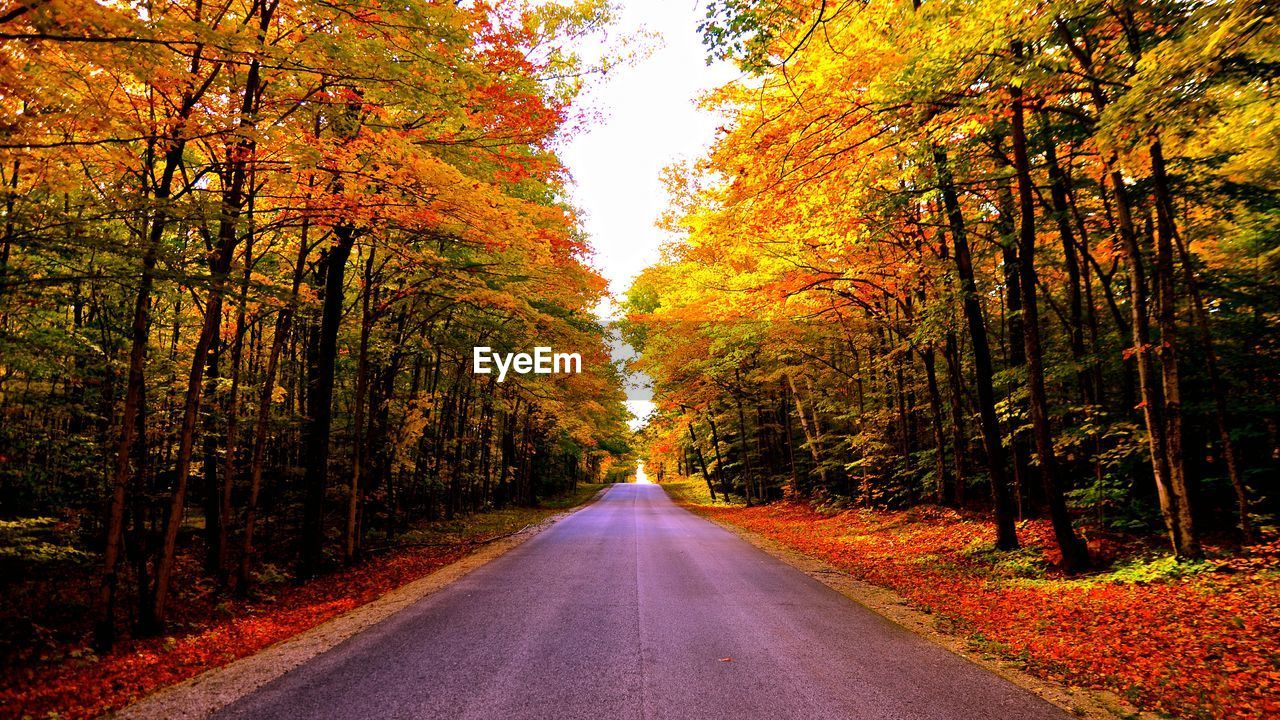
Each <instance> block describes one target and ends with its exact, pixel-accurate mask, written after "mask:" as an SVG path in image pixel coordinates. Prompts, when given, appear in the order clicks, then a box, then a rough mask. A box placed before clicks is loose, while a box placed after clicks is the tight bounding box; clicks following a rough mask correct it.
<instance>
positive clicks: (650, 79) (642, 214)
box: [560, 0, 736, 425]
mask: <svg viewBox="0 0 1280 720" xmlns="http://www.w3.org/2000/svg"><path fill="white" fill-rule="evenodd" d="M615 5H616V7H617V8H618V13H617V16H618V18H617V19H618V22H617V24H616V25H615V28H614V29H613V30H612V31H611V38H609V39H607V40H604V41H602V42H603V43H616V42H617V39H618V38H619V37H624V36H635V35H638V34H641V33H643V34H644V35H645V37H644V39H642V40H640V41H639V42H640V44H641V46H642V47H643V48H644V49H645V50H646V52H641V53H639V57H638V59H637V60H635V61H634V62H632V63H631V64H628V65H625V66H621V67H617V68H615V69H614V70H613V71H612V72H610V74H609V75H607V76H606V77H604V78H602V79H597V80H595V81H594V82H593V84H592V85H591V86H590V87H589V88H588V89H587V91H586V92H585V93H584V95H583V96H582V98H581V99H580V102H581V103H582V105H583V107H584V109H585V110H587V111H588V112H591V113H593V114H594V115H595V116H596V119H595V121H593V122H591V123H588V124H587V125H586V127H585V128H584V129H583V130H580V131H579V132H578V133H576V134H575V135H573V136H571V137H570V138H568V139H567V140H566V141H565V142H564V143H563V144H562V146H561V147H560V157H561V159H562V160H563V161H564V163H565V165H566V166H567V167H568V168H569V171H570V173H571V175H572V177H573V185H572V187H571V188H570V197H571V199H572V201H573V203H574V205H575V206H576V207H577V208H578V209H579V210H580V211H581V212H582V215H583V225H584V227H585V229H586V231H587V233H588V234H589V236H590V239H591V245H592V247H593V249H594V259H593V262H594V264H595V266H596V267H597V268H598V269H599V270H600V271H601V272H602V273H603V274H604V276H605V278H606V279H607V280H608V281H609V287H610V290H611V291H612V293H613V294H614V295H615V296H617V297H619V298H621V297H622V296H623V295H624V294H625V293H626V290H627V288H628V287H629V286H630V284H631V281H632V280H633V279H634V278H635V277H636V275H638V274H639V273H640V271H641V270H643V269H644V268H645V267H647V266H648V265H650V264H652V263H654V262H655V261H656V260H657V259H658V248H659V246H660V245H661V243H662V241H663V239H664V235H663V232H662V231H661V230H659V229H658V228H656V227H655V223H656V222H657V221H658V218H659V217H660V215H661V214H662V211H663V210H664V209H665V208H666V205H667V197H666V192H665V189H664V187H663V184H662V170H663V169H664V168H665V167H667V166H669V165H671V164H673V163H676V162H678V161H680V160H692V159H695V158H697V157H699V156H700V155H702V153H703V151H704V150H706V149H707V147H708V146H709V145H710V144H711V142H712V140H713V139H714V138H715V132H716V127H717V126H718V125H719V124H720V120H719V119H718V118H717V117H716V116H715V115H714V114H713V113H708V112H705V111H702V110H700V109H699V108H698V99H699V98H700V97H701V96H702V95H703V94H704V93H706V92H707V91H709V90H712V89H714V88H716V87H719V86H720V85H723V84H724V83H726V82H728V81H729V80H732V79H733V78H734V77H735V76H736V75H735V71H734V69H733V68H732V67H731V66H730V65H729V64H727V63H716V64H714V65H711V66H708V65H707V63H706V54H705V52H704V49H703V47H702V44H701V38H700V36H699V34H698V23H699V21H701V20H702V18H703V15H704V12H705V11H704V9H703V8H702V6H701V2H698V1H697V0H615ZM596 52H599V48H598V47H594V48H583V54H584V55H586V56H591V55H593V54H594V53H596ZM610 312H611V310H610V308H604V309H602V313H603V314H605V315H608V314H609V313H610ZM642 395H643V393H637V392H633V393H630V396H631V397H632V398H633V399H630V400H629V401H628V407H629V408H630V409H631V412H632V413H633V414H634V415H636V416H637V417H639V418H642V417H644V416H645V415H647V414H648V412H649V411H650V410H651V409H652V403H650V402H648V401H647V400H644V399H638V398H637V396H642ZM635 424H638V423H635ZM633 425H634V424H633Z"/></svg>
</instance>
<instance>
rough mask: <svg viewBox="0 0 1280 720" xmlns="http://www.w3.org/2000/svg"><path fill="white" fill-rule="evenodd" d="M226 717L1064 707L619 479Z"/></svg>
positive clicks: (381, 719) (1047, 710) (826, 713)
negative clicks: (596, 496) (585, 502)
mask: <svg viewBox="0 0 1280 720" xmlns="http://www.w3.org/2000/svg"><path fill="white" fill-rule="evenodd" d="M730 659H731V660H730ZM215 717H218V718H224V719H226V718H252V719H254V720H277V719H278V720H286V719H288V720H299V719H311V718H332V719H333V720H357V719H360V718H370V719H376V720H392V719H395V718H406V719H407V718H414V719H427V718H448V719H450V720H452V719H454V718H458V719H465V720H506V719H512V720H523V719H532V718H548V719H555V720H569V719H572V718H583V719H588V718H589V719H590V720H615V719H621V720H629V719H632V718H634V719H637V720H638V719H640V718H644V719H646V720H654V719H658V718H672V719H676V718H680V719H684V718H691V719H699V720H700V719H703V718H706V719H708V720H711V719H716V718H740V719H752V718H763V719H765V720H783V719H786V718H804V719H806V720H808V719H811V718H849V719H857V720H861V719H863V718H865V719H867V720H871V719H875V720H895V719H898V718H902V719H906V718H922V719H923V718H930V719H934V718H937V719H941V718H949V719H954V720H979V719H981V718H999V719H1001V720H1005V719H1008V720H1041V719H1044V720H1048V719H1049V718H1052V719H1053V720H1065V718H1067V717H1068V716H1067V715H1066V714H1065V713H1064V712H1062V711H1061V710H1058V709H1057V708H1055V707H1054V706H1052V705H1050V704H1048V703H1046V702H1044V701H1043V700H1040V699H1038V698H1036V697H1034V696H1033V695H1031V694H1030V693H1028V692H1026V691H1025V690H1022V689H1020V688H1018V687H1016V686H1014V685H1012V684H1010V683H1008V682H1006V681H1004V680H1002V679H1000V678H999V677H997V676H995V675H993V674H991V673H989V672H987V671H985V670H983V669H981V668H980V667H978V666H977V665H974V664H972V663H970V662H968V661H966V660H964V659H962V658H960V657H957V656H955V655H953V654H951V653H949V652H947V651H945V650H943V649H941V648H939V647H937V646H935V645H932V644H930V643H929V642H927V641H926V640H924V639H922V638H920V637H918V636H916V635H913V634H911V633H910V632H908V631H906V630H904V629H902V628H900V627H898V626H897V625H894V624H892V623H890V622H889V621H887V620H885V619H883V618H881V617H880V616H879V615H876V614H875V613H873V612H871V611H870V610H867V609H866V608H864V607H862V606H860V605H858V604H856V603H854V602H852V601H850V600H848V599H847V598H845V597H844V596H842V595H840V594H839V593H837V592H835V591H834V590H831V589H830V588H828V587H826V586H825V585H823V584H821V583H819V582H817V581H816V580H814V579H812V578H810V577H808V576H807V575H805V574H803V573H801V572H799V571H797V570H795V569H793V568H791V567H790V566H788V565H785V564H784V563H782V562H780V561H778V560H776V559H774V558H772V557H770V556H769V555H767V554H765V553H763V552H761V551H760V550H758V549H756V548H755V547H753V546H752V545H750V544H749V543H747V542H745V541H743V540H742V539H740V538H739V537H737V536H736V535H734V534H733V533H730V532H728V531H727V530H724V529H723V528H720V527H718V526H716V525H714V524H712V523H710V522H707V521H706V520H703V519H701V518H698V517H696V516H694V515H692V514H690V513H689V512H687V511H685V510H682V509H680V508H678V507H677V506H676V505H674V504H673V503H672V502H671V501H670V500H669V499H668V498H667V496H666V493H665V492H663V490H662V489H661V488H660V487H658V486H656V485H618V486H614V487H613V488H611V489H610V490H609V491H608V492H607V493H606V494H605V496H604V497H603V498H602V499H600V500H599V501H597V502H596V503H595V504H593V505H591V506H589V507H587V508H585V509H583V510H582V511H580V512H578V513H575V514H573V515H571V516H570V517H568V518H566V519H565V520H563V521H561V522H559V523H557V524H556V525H554V526H552V527H551V528H549V529H548V530H546V531H545V532H543V533H541V534H539V535H537V536H535V537H534V538H532V539H531V540H529V541H528V542H526V543H524V544H523V545H520V546H519V547H517V548H515V549H514V550H512V551H511V552H509V553H507V554H505V555H503V556H501V557H499V558H498V559H497V560H495V561H493V562H491V563H489V564H488V565H485V566H483V567H481V568H479V569H478V570H476V571H475V572H473V573H471V574H469V575H467V576H465V577H464V578H462V579H461V580H459V581H458V582H456V583H454V584H452V585H450V586H448V587H447V588H445V589H443V590H441V591H440V592H438V593H435V594H433V595H430V596H428V597H426V598H425V599H423V600H422V601H420V602H419V603H417V604H416V605H413V606H411V607H410V608H408V609H406V610H404V611H402V612H400V613H399V614H397V615H394V616H392V617H391V618H389V619H388V620H386V621H384V622H383V623H381V624H379V625H376V626H374V627H373V628H371V629H369V630H367V631H365V632H363V633H361V634H359V635H356V636H355V637H353V638H351V639H349V640H347V641H346V642H344V643H342V644H340V645H338V646H336V647H334V648H333V649H331V650H330V651H328V652H327V653H324V654H322V655H320V656H318V657H316V658H315V659H313V660H311V661H310V662H308V663H306V664H304V665H302V666H300V667H298V668H297V669H295V670H293V671H292V672H289V673H287V674H285V675H283V676H281V677H280V678H278V679H276V680H275V681H273V682H271V683H269V684H268V685H266V686H264V687H263V688H262V689H260V690H258V691H256V692H254V693H253V694H250V695H248V696H246V697H244V698H242V699H241V700H239V701H238V702H236V703H235V704H233V705H231V706H228V707H226V708H224V709H223V710H222V711H220V712H219V713H218V714H217V715H216V716H215Z"/></svg>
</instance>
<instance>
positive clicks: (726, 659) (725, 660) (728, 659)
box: [720, 657, 733, 662]
mask: <svg viewBox="0 0 1280 720" xmlns="http://www.w3.org/2000/svg"><path fill="white" fill-rule="evenodd" d="M720 662H733V658H731V657H729V658H720Z"/></svg>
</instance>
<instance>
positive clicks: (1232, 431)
mask: <svg viewBox="0 0 1280 720" xmlns="http://www.w3.org/2000/svg"><path fill="white" fill-rule="evenodd" d="M957 5H959V4H957V3H946V2H942V3H934V2H914V3H907V2H874V1H873V2H866V3H864V2H853V3H843V2H835V3H831V2H821V3H818V2H780V3H748V2H739V1H738V0H723V1H721V2H717V3H713V4H712V7H711V10H710V12H709V14H708V17H707V20H706V22H705V24H704V26H703V32H704V36H705V39H706V43H707V46H708V48H709V50H710V52H711V53H712V54H713V55H714V56H716V57H721V58H728V59H730V60H732V61H734V62H736V63H737V64H738V65H739V67H741V69H742V70H743V71H744V77H743V79H742V80H740V81H738V82H735V83H731V84H729V85H727V86H725V87H723V88H721V89H720V90H719V91H718V92H717V93H716V94H715V96H714V97H712V98H711V99H710V103H711V104H712V105H713V107H715V108H717V109H719V110H720V111H722V112H723V113H724V114H725V117H726V121H725V125H724V127H723V128H722V131H721V134H720V136H719V138H718V140H717V142H716V143H715V145H714V147H713V148H711V150H710V151H709V152H708V154H707V155H706V156H705V157H703V158H702V159H700V160H698V161H697V162H694V163H690V164H688V165H686V166H683V167H678V168H674V169H673V170H672V171H671V173H670V174H669V178H668V181H669V185H670V188H671V194H672V197H673V204H672V209H671V211H670V213H669V215H668V217H667V220H666V223H667V225H668V226H669V228H670V229H671V230H672V231H674V232H675V233H678V234H679V236H680V237H679V239H678V240H676V241H674V242H673V243H671V244H670V245H669V246H668V248H667V250H666V253H665V256H664V258H663V261H662V262H661V263H659V264H658V265H656V266H655V267H653V268H651V269H649V270H648V271H646V273H645V274H643V275H642V276H641V277H640V278H639V279H638V280H637V282H636V283H635V284H634V286H633V287H632V289H631V291H630V294H629V299H628V311H629V313H630V318H629V322H628V336H629V338H630V339H631V341H632V342H633V344H635V346H636V347H637V348H638V349H639V350H640V351H641V354H642V359H641V360H640V361H639V362H638V363H637V366H638V367H640V368H642V369H643V370H644V371H645V372H647V373H648V374H649V375H650V376H651V377H652V378H653V380H654V391H655V397H656V401H657V404H658V415H657V416H656V419H655V421H654V423H653V424H652V426H651V427H650V428H649V429H648V430H647V431H646V433H647V438H646V440H647V444H648V448H649V450H648V452H649V461H650V464H651V466H652V469H651V472H654V471H655V469H657V468H659V466H660V467H661V470H666V469H670V470H675V471H678V472H680V473H682V474H685V475H688V476H693V477H697V478H699V481H700V482H703V481H704V482H705V483H706V484H707V485H708V487H709V489H711V490H712V492H719V493H722V494H723V495H729V496H733V497H735V498H737V499H745V500H746V502H748V503H753V502H758V501H769V500H771V499H776V498H780V497H802V498H811V499H815V500H818V501H823V502H828V503H834V504H847V503H856V504H863V505H867V506H873V507H875V506H878V507H904V506H908V505H913V504H919V503H944V504H950V505H954V506H959V507H967V508H972V509H980V510H982V511H983V512H988V513H990V514H991V517H993V518H994V519H995V521H996V522H995V523H994V527H995V529H994V534H993V537H992V541H993V542H994V543H995V544H996V545H997V546H998V547H1000V548H1006V549H1009V548H1014V547H1017V545H1018V543H1019V538H1018V537H1017V529H1016V523H1017V521H1018V520H1021V519H1023V518H1029V517H1047V518H1050V519H1051V520H1052V525H1053V530H1054V535H1055V536H1056V540H1057V548H1058V550H1060V552H1061V556H1060V557H1061V558H1062V563H1063V566H1064V568H1065V569H1066V570H1068V571H1073V570H1081V569H1084V568H1086V567H1088V566H1089V565H1090V561H1091V558H1090V556H1089V550H1088V547H1087V545H1086V543H1085V541H1084V538H1083V537H1082V534H1081V528H1082V526H1087V527H1088V528H1091V529H1093V530H1094V531H1095V532H1097V531H1105V530H1108V529H1110V530H1138V531H1148V530H1149V531H1150V532H1152V533H1161V534H1163V535H1164V537H1165V538H1166V541H1165V544H1166V547H1168V548H1169V549H1170V550H1171V551H1172V552H1173V553H1174V554H1175V555H1176V556H1177V557H1179V558H1196V557H1199V556H1200V555H1201V553H1202V552H1203V549H1202V538H1205V537H1206V536H1208V535H1209V534H1212V535H1214V536H1215V537H1218V538H1227V539H1228V541H1244V542H1248V541H1250V540H1252V539H1253V538H1255V537H1256V536H1257V535H1258V533H1259V531H1260V530H1267V531H1270V530H1274V524H1275V518H1276V512H1277V501H1278V500H1280V494H1278V493H1277V486H1276V482H1275V481H1276V478H1277V476H1278V475H1277V472H1278V471H1280V465H1278V463H1280V425H1278V421H1280V416H1278V415H1277V408H1278V404H1277V399H1278V396H1277V392H1278V391H1280V386H1277V378H1280V355H1278V354H1277V345H1276V339H1277V337H1280V335H1278V334H1277V321H1278V320H1280V296H1277V293H1276V288H1277V284H1276V279H1277V277H1278V274H1277V266H1276V257H1277V254H1276V253H1277V251H1276V249H1277V242H1278V241H1280V224H1278V222H1280V185H1278V184H1277V170H1278V169H1280V155H1277V153H1276V147H1277V146H1278V141H1280V115H1278V114H1277V107H1278V105H1277V102H1276V96H1275V83H1276V80H1277V78H1278V77H1280V76H1278V75H1277V67H1280V66H1277V60H1280V55H1278V54H1277V50H1278V48H1280V37H1277V35H1276V28H1277V25H1276V18H1275V12H1276V7H1275V5H1274V3H1266V2H1249V1H1243V2H1230V3H1187V2H1172V1H1171V2H1042V3H1020V2H982V3H964V4H963V5H964V10H963V11H960V10H959V8H958V7H957ZM661 470H659V471H661Z"/></svg>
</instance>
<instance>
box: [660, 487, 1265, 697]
mask: <svg viewBox="0 0 1280 720" xmlns="http://www.w3.org/2000/svg"><path fill="white" fill-rule="evenodd" d="M664 487H665V488H666V490H667V491H668V492H669V493H670V494H671V496H672V497H673V499H675V500H676V501H677V502H678V503H680V504H681V505H683V506H684V507H686V508H688V509H690V510H692V511H694V512H695V513H697V514H699V515H702V516H704V517H707V518H709V519H711V520H715V521H717V522H720V523H722V524H725V525H728V526H730V527H733V528H738V529H742V530H746V531H748V532H750V533H754V534H757V535H759V536H762V537H764V538H766V539H768V540H771V541H774V542H776V543H778V544H779V545H781V546H783V547H785V548H788V549H790V550H793V551H796V552H799V553H801V554H803V555H806V556H810V557H814V558H817V559H819V560H822V561H825V562H826V563H828V564H829V565H830V566H831V567H833V568H835V569H837V570H840V571H843V572H847V573H849V574H850V575H851V576H853V577H854V578H856V579H857V580H861V581H864V582H867V583H870V584H872V585H876V586H879V587H884V588H888V589H889V590H892V591H893V592H895V593H897V594H898V595H900V596H901V597H902V598H903V599H904V600H905V601H906V602H908V603H909V604H910V605H911V606H912V607H914V608H916V609H917V610H920V611H922V612H925V613H929V614H930V615H931V616H932V618H933V623H932V624H933V627H934V629H936V630H937V631H940V632H942V633H944V634H946V635H948V636H951V637H955V638H957V639H959V640H961V641H963V644H964V645H965V646H967V649H968V650H970V651H971V652H976V653H981V654H983V655H992V656H996V657H999V658H1002V659H1004V660H1007V661H1013V662H1015V663H1016V664H1017V665H1018V666H1019V667H1020V668H1021V669H1022V670H1023V671H1025V672H1027V673H1029V674H1031V675H1033V676H1036V677H1039V678H1043V679H1045V680H1049V681H1053V682H1058V683H1063V684H1065V685H1069V686H1075V687H1082V688H1090V689H1094V690H1102V691H1107V692H1111V693H1115V694H1116V695H1118V696H1119V697H1121V698H1123V699H1124V700H1126V701H1127V702H1128V703H1131V704H1132V705H1134V706H1135V707H1138V708H1140V709H1142V710H1145V711H1151V712H1155V713H1160V714H1164V715H1170V716H1174V717H1179V718H1195V719H1197V720H1198V719H1201V718H1258V719H1262V718H1275V717H1280V542H1274V541H1273V542H1271V543H1268V544H1263V545H1256V546H1252V547H1250V548H1247V549H1246V550H1245V551H1243V552H1234V553H1227V552H1226V551H1225V550H1215V549H1214V548H1210V553H1209V559H1207V560H1205V561H1203V562H1199V563H1182V564H1179V563H1175V562H1173V561H1172V559H1170V558H1169V557H1168V554H1167V553H1166V552H1163V551H1162V550H1161V549H1160V548H1159V547H1154V546H1152V544H1151V541H1150V539H1149V538H1139V537H1123V536H1116V535H1114V534H1108V535H1106V536H1105V538H1104V537H1103V536H1102V535H1101V533H1095V534H1094V535H1093V536H1091V537H1090V538H1089V540H1090V545H1091V548H1092V549H1093V550H1094V553H1095V555H1097V556H1098V557H1099V558H1101V559H1102V561H1103V563H1102V564H1103V565H1104V567H1102V568H1101V569H1099V570H1098V571H1096V572H1094V573H1090V574H1086V575H1081V576H1076V577H1067V576H1064V575H1062V574H1061V573H1060V572H1058V571H1057V570H1056V569H1055V568H1054V565H1053V563H1054V560H1055V557H1054V553H1053V552H1052V551H1051V550H1049V549H1048V548H1051V547H1052V545H1053V534H1052V530H1051V528H1050V527H1049V524H1048V522H1047V521H1042V520H1027V521H1023V522H1022V523H1020V524H1019V537H1020V538H1021V539H1022V541H1023V543H1024V547H1023V548H1022V549H1021V550H1018V551H1015V552H1011V553H998V552H996V551H995V550H994V547H993V545H992V542H991V538H992V537H993V535H994V526H993V524H992V523H991V522H989V521H987V520H985V519H979V518H977V517H976V516H971V515H969V514H966V513H961V512H956V511H954V510H949V509H942V508H936V507H920V508H915V509H911V510H903V511H881V510H866V509H837V508H819V507H814V506H812V505H809V504H803V503H798V502H776V503H772V504H769V505H763V506H755V507H745V506H742V505H737V504H726V503H724V502H717V503H712V501H711V499H710V497H709V495H708V493H707V488H706V485H705V484H704V483H703V482H702V481H701V480H685V481H680V482H671V483H666V484H664Z"/></svg>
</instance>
